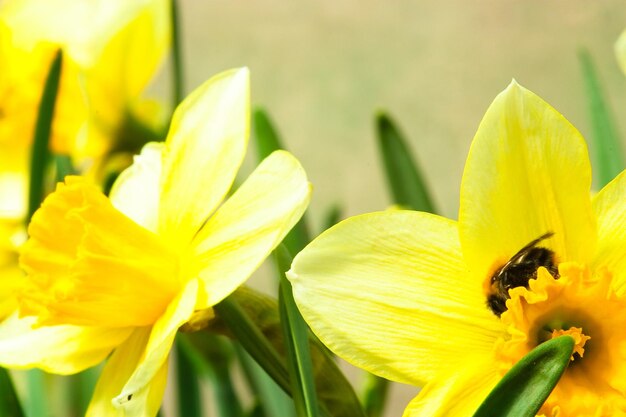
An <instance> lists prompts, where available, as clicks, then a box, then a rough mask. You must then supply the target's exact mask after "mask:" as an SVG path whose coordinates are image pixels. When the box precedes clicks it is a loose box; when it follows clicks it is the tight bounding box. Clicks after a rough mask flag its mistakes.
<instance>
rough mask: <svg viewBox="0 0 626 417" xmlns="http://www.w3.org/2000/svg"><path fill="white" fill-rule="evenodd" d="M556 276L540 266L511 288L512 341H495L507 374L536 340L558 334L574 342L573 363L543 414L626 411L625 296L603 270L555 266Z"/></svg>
mask: <svg viewBox="0 0 626 417" xmlns="http://www.w3.org/2000/svg"><path fill="white" fill-rule="evenodd" d="M559 274H560V277H559V279H554V278H553V277H552V275H550V274H549V273H548V272H547V271H546V270H545V269H544V268H540V269H539V271H538V274H537V279H534V280H531V281H530V283H529V288H528V289H527V288H524V287H518V288H514V289H512V290H511V291H510V295H511V299H510V300H509V301H508V302H507V307H508V310H507V311H506V312H505V313H503V314H502V321H503V323H504V324H506V325H507V326H508V332H509V334H510V339H508V340H500V341H499V342H498V343H497V348H496V350H497V357H498V359H499V363H500V364H501V365H502V373H504V372H506V370H508V369H509V368H510V367H511V366H512V365H513V364H514V363H515V362H516V361H517V360H519V359H520V358H521V357H522V356H523V355H524V354H526V353H527V352H529V351H530V350H531V349H532V348H534V347H535V346H537V345H538V344H539V343H541V342H543V341H545V340H548V339H550V338H552V337H556V336H559V335H561V334H570V335H571V336H572V337H573V338H574V340H575V341H576V346H575V349H574V354H573V356H572V361H573V362H572V363H571V364H570V366H569V367H568V369H567V370H566V372H565V374H564V375H563V378H562V379H561V381H560V382H559V384H558V385H557V386H556V388H555V390H554V391H553V392H552V394H551V395H550V397H549V398H548V400H547V402H546V403H545V404H544V406H543V408H542V409H541V412H542V413H543V415H546V416H563V417H566V416H618V415H619V416H621V415H626V395H625V394H626V381H624V378H623V375H624V372H625V371H626V370H625V369H624V364H625V363H626V352H625V351H624V347H625V346H626V333H625V332H624V329H626V309H624V302H625V300H624V299H623V298H621V297H618V296H617V295H616V294H615V293H614V291H613V290H612V289H611V281H612V278H611V274H610V273H609V272H608V271H607V270H600V271H590V270H589V269H588V268H585V267H583V266H581V265H578V264H575V263H565V264H561V265H559Z"/></svg>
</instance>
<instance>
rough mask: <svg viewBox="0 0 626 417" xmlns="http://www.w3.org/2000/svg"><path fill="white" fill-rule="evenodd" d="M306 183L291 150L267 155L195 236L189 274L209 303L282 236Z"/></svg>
mask: <svg viewBox="0 0 626 417" xmlns="http://www.w3.org/2000/svg"><path fill="white" fill-rule="evenodd" d="M310 194H311V187H310V184H309V183H308V181H307V178H306V173H305V172H304V170H303V169H302V167H301V166H300V163H299V162H298V160H297V159H296V158H294V157H293V156H292V155H291V154H290V153H288V152H285V151H277V152H274V153H272V154H271V155H270V156H268V157H267V158H266V159H265V160H264V161H263V162H262V163H261V164H260V165H259V166H258V168H257V169H256V170H255V171H254V172H253V173H252V174H251V175H250V177H249V178H248V179H247V180H246V181H245V182H244V183H243V184H242V185H241V187H240V188H239V189H238V190H237V191H236V192H235V194H233V195H232V196H231V197H230V198H229V199H228V200H227V201H226V202H225V203H224V204H223V205H222V206H221V207H220V208H219V209H218V210H217V212H216V213H215V215H214V216H212V217H211V218H210V219H209V221H208V222H207V223H206V225H204V226H203V228H202V230H201V231H200V233H198V235H197V236H196V238H195V240H194V246H193V252H194V255H192V259H191V260H189V262H190V263H193V269H192V270H191V271H190V272H189V273H190V274H192V275H191V276H196V274H197V275H199V276H200V278H201V280H202V282H203V284H204V289H205V291H206V295H207V297H208V298H207V300H206V304H205V307H209V306H212V305H214V304H216V303H218V302H219V301H221V300H222V299H223V298H225V297H226V296H227V295H228V294H230V293H231V292H232V291H234V290H235V289H236V288H237V287H238V286H239V285H241V284H242V283H243V282H244V281H245V280H246V279H247V278H248V277H249V276H250V275H251V274H252V273H253V272H254V271H255V270H256V269H257V268H258V267H259V265H260V264H261V263H262V262H263V260H264V259H265V258H266V257H267V256H268V255H269V254H270V253H271V251H272V250H274V248H275V247H276V246H277V245H278V244H279V243H280V242H281V241H282V240H283V238H284V237H285V235H286V234H287V232H289V230H291V228H292V227H293V225H294V224H296V222H297V221H298V220H299V219H300V217H301V216H302V214H303V213H304V210H305V209H306V207H307V205H308V203H309V199H310Z"/></svg>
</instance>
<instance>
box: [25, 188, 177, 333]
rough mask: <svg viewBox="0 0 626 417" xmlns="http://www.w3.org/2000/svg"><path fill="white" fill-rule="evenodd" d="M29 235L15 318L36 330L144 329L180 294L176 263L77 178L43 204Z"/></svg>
mask: <svg viewBox="0 0 626 417" xmlns="http://www.w3.org/2000/svg"><path fill="white" fill-rule="evenodd" d="M29 234H30V239H29V241H28V242H27V243H26V244H25V245H24V247H23V250H22V256H21V258H20V263H21V265H22V267H23V268H24V270H25V271H26V273H27V275H28V280H27V282H26V284H27V285H26V286H25V288H24V289H23V291H21V293H20V294H19V301H20V312H21V314H22V315H37V316H39V321H38V323H39V324H45V325H51V324H75V325H94V326H108V327H126V326H145V325H151V324H153V323H154V322H155V321H156V320H157V318H158V317H160V316H161V315H162V314H163V312H164V311H165V309H166V307H167V306H168V304H169V303H170V302H171V300H172V299H173V298H174V297H175V296H176V294H177V293H178V292H179V291H180V289H181V286H182V283H181V282H180V281H179V280H178V270H179V265H178V257H177V256H176V255H175V254H174V253H173V252H172V251H171V250H169V249H168V248H167V247H166V246H165V245H164V244H163V243H162V242H161V241H160V240H159V239H158V237H157V236H156V235H155V234H153V233H151V232H149V231H148V230H146V229H144V228H143V227H141V226H139V225H137V224H136V223H135V222H133V221H132V220H131V219H129V218H128V217H126V216H124V215H123V214H122V213H121V212H119V211H118V210H116V209H115V208H114V207H113V206H112V205H111V202H110V201H109V200H108V199H107V198H106V197H105V196H104V195H103V194H102V193H100V192H99V191H98V190H97V188H96V187H95V186H93V185H92V184H90V183H89V182H88V181H86V180H84V179H81V178H79V177H67V178H66V184H59V185H58V187H57V190H56V191H55V192H54V193H52V194H51V195H49V196H48V197H47V198H46V199H45V201H44V202H43V204H42V207H41V208H40V209H39V210H38V211H37V212H36V213H35V215H34V216H33V219H32V221H31V223H30V226H29ZM138 298H139V299H141V302H137V299H138Z"/></svg>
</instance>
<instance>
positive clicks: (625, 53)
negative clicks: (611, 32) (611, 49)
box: [615, 30, 626, 74]
mask: <svg viewBox="0 0 626 417" xmlns="http://www.w3.org/2000/svg"><path fill="white" fill-rule="evenodd" d="M615 57H616V58H617V63H618V64H619V66H620V68H621V69H622V71H623V72H624V73H625V74H626V30H625V31H623V32H622V34H621V35H619V38H618V39H617V41H616V42H615Z"/></svg>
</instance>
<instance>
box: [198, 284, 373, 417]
mask: <svg viewBox="0 0 626 417" xmlns="http://www.w3.org/2000/svg"><path fill="white" fill-rule="evenodd" d="M227 300H229V302H230V303H231V304H232V303H236V305H237V310H238V313H237V315H240V314H241V315H244V316H246V319H245V320H243V321H241V322H234V319H235V315H229V317H227V316H226V315H224V314H223V312H221V311H219V310H220V309H221V307H220V306H221V304H222V303H223V302H222V303H220V304H218V306H217V308H216V312H217V313H218V315H217V318H216V319H215V320H213V321H212V322H211V323H210V324H209V327H208V328H207V330H208V331H211V332H218V333H221V334H224V335H226V336H229V337H233V336H234V337H236V338H237V337H238V335H241V339H240V342H241V345H242V346H243V347H244V348H245V349H246V350H247V351H248V353H250V355H251V356H252V357H253V358H254V359H255V360H256V361H257V363H259V365H261V366H262V367H263V368H264V369H265V371H266V372H267V373H268V374H269V375H270V376H271V377H272V378H273V379H274V381H276V382H277V383H278V385H279V386H280V387H281V388H282V389H283V390H284V391H285V392H286V393H288V394H290V395H291V385H290V382H289V373H288V371H287V368H286V367H285V365H284V362H283V360H284V359H283V358H284V357H285V356H286V353H285V343H284V340H283V333H282V330H281V329H282V327H281V324H280V317H279V312H278V307H277V304H276V300H274V299H272V298H270V297H268V296H265V295H263V294H260V293H259V292H257V291H253V290H251V289H249V288H247V287H245V286H243V287H240V288H239V289H238V290H237V291H235V292H234V293H233V294H231V295H230V297H228V298H227ZM249 317H254V322H252V321H251V320H250V318H249ZM237 321H239V319H237ZM244 321H248V322H249V323H251V325H250V324H245V325H243V326H242V325H241V323H243V322H244ZM251 327H253V328H251ZM233 328H234V329H235V330H233ZM237 328H239V329H237ZM256 332H260V333H261V335H260V336H259V335H258V334H257V335H255V336H253V337H250V336H249V335H248V334H245V333H250V334H252V333H256ZM242 333H244V334H242ZM259 337H261V338H262V339H264V340H257V339H258V338H259ZM266 343H268V344H270V346H269V347H270V348H271V351H273V352H274V354H276V355H277V357H275V358H271V357H272V356H273V354H263V353H262V352H259V347H258V346H257V344H258V345H261V346H264V347H263V348H261V350H267V349H268V348H267V346H265V345H266ZM310 343H311V359H312V362H313V374H314V376H315V386H316V387H317V398H318V400H319V402H320V413H321V415H322V416H333V417H365V413H364V412H363V409H362V408H361V404H360V403H359V400H358V398H357V396H356V394H355V393H354V389H353V388H352V385H351V384H350V382H349V381H348V380H347V379H346V377H345V375H344V374H343V373H342V372H341V370H340V369H339V367H338V366H337V364H336V363H335V361H334V359H333V358H332V357H331V356H330V355H329V354H328V353H327V350H326V347H325V346H324V345H322V344H321V343H320V342H319V341H318V340H317V339H315V338H311V340H310ZM259 353H261V354H259ZM266 356H267V357H266ZM268 358H269V360H268ZM329 410H332V412H329Z"/></svg>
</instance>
